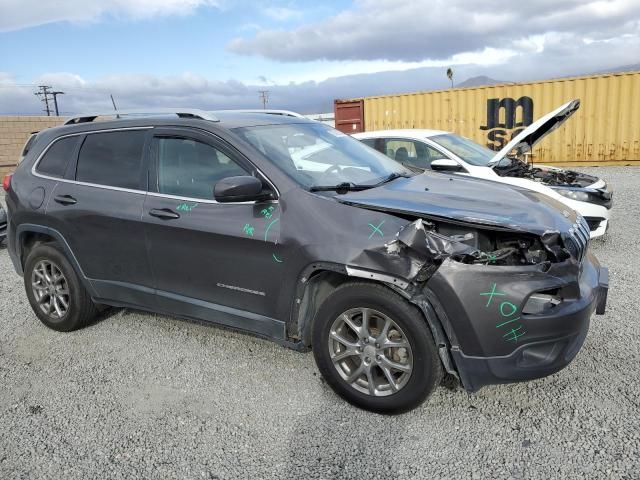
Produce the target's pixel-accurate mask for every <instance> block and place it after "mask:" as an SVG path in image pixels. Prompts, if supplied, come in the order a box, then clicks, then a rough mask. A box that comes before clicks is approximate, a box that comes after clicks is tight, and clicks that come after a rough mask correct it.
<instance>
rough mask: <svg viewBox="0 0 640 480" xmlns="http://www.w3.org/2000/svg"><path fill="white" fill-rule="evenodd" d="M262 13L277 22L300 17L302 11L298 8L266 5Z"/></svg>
mask: <svg viewBox="0 0 640 480" xmlns="http://www.w3.org/2000/svg"><path fill="white" fill-rule="evenodd" d="M263 13H264V14H265V15H266V16H267V17H269V18H271V19H272V20H277V21H279V22H286V21H287V20H293V19H295V18H300V17H302V12H301V11H300V10H295V9H293V8H288V7H266V8H264V9H263Z"/></svg>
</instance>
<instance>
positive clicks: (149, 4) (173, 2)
mask: <svg viewBox="0 0 640 480" xmlns="http://www.w3.org/2000/svg"><path fill="white" fill-rule="evenodd" d="M218 6H220V1H219V0H57V1H53V0H0V12H2V15H0V32H3V31H10V30H19V29H21V28H27V27H33V26H37V25H44V24H47V23H55V22H92V21H97V20H99V19H101V18H103V17H105V16H108V15H110V16H115V17H125V18H132V19H144V18H151V17H156V16H167V15H189V14H191V13H193V12H194V11H195V10H196V9H197V8H199V7H218Z"/></svg>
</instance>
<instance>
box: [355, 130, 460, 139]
mask: <svg viewBox="0 0 640 480" xmlns="http://www.w3.org/2000/svg"><path fill="white" fill-rule="evenodd" d="M447 133H451V132H445V131H444V130H428V129H426V128H404V129H397V130H374V131H371V132H362V133H354V134H353V135H352V137H355V138H377V137H380V136H383V135H384V136H385V137H386V136H393V137H400V138H429V137H434V136H436V135H444V134H447Z"/></svg>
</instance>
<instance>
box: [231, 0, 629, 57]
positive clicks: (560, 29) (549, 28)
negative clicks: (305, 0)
mask: <svg viewBox="0 0 640 480" xmlns="http://www.w3.org/2000/svg"><path fill="white" fill-rule="evenodd" d="M639 19H640V2H639V1H638V0H606V1H605V0H529V1H527V2H526V3H525V2H504V1H501V0H482V1H480V0H355V4H354V7H353V8H351V9H349V10H345V11H342V12H340V13H339V14H337V15H335V16H333V17H331V18H329V19H326V20H322V21H318V22H315V23H309V24H306V25H303V26H300V27H297V28H294V29H291V30H285V29H278V30H261V31H258V32H257V33H256V34H255V35H254V36H253V37H251V38H236V39H235V40H233V41H232V42H230V44H229V45H228V49H229V50H230V51H231V52H234V53H238V54H242V55H260V56H263V57H266V58H268V59H272V60H277V61H282V62H309V61H320V60H329V61H362V60H369V61H374V60H388V61H405V62H420V61H424V60H434V59H440V60H442V59H446V58H450V57H451V56H453V55H456V54H461V53H466V52H478V51H482V50H483V49H485V48H489V47H490V48H494V49H513V48H514V47H515V46H517V45H518V43H519V42H520V43H522V42H523V41H524V42H526V41H527V39H529V38H532V39H534V40H533V41H534V43H535V39H536V36H540V35H545V34H548V33H549V32H555V33H557V34H559V35H564V34H570V35H581V36H588V37H596V38H600V37H602V36H605V37H607V38H609V37H613V36H618V35H623V34H625V33H631V34H635V35H637V34H638V33H640V22H639V21H638V20H639ZM534 51H536V49H534Z"/></svg>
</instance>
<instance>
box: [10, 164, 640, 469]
mask: <svg viewBox="0 0 640 480" xmlns="http://www.w3.org/2000/svg"><path fill="white" fill-rule="evenodd" d="M585 171H590V172H594V173H595V174H596V175H599V176H602V177H604V178H605V179H607V180H608V181H609V182H610V183H611V184H612V185H613V187H614V189H615V191H616V206H615V209H614V214H615V218H614V221H613V224H612V227H611V229H610V231H609V233H608V235H607V237H606V239H605V240H604V241H594V242H593V243H592V249H593V250H594V251H595V253H596V254H597V255H598V257H599V258H600V260H601V262H602V263H603V264H605V265H608V266H609V268H610V274H611V284H612V289H611V291H610V294H609V304H608V311H607V314H606V315H605V316H600V317H595V318H594V320H593V323H592V327H591V331H590V333H589V336H588V338H587V341H586V344H585V346H584V348H583V349H582V351H581V353H580V354H579V355H578V357H577V358H576V360H575V361H574V362H573V363H572V364H571V365H570V366H569V367H568V368H566V369H565V370H563V371H562V372H560V373H558V374H556V375H554V376H552V377H550V378H546V379H542V380H538V381H534V382H529V383H524V384H518V385H506V386H495V387H487V388H484V389H483V390H481V391H480V392H478V393H476V394H472V395H470V394H467V393H466V392H464V391H463V390H456V391H449V390H446V389H444V388H440V389H438V390H437V391H436V392H435V393H434V395H433V396H432V397H431V398H430V400H429V401H428V403H426V404H424V405H423V406H422V407H420V408H418V409H416V410H414V411H412V412H410V413H407V414H404V415H401V416H396V417H385V416H379V415H375V414H372V413H367V412H364V411H360V410H358V409H356V408H354V407H351V406H349V405H348V404H347V403H345V402H343V401H342V400H341V399H339V398H338V397H337V396H336V395H334V394H333V393H332V391H331V390H330V389H329V388H328V387H327V386H326V385H325V384H324V383H323V382H322V381H321V379H320V376H319V374H318V372H317V370H316V368H315V364H314V362H313V358H312V355H311V354H300V353H296V352H294V351H290V350H286V349H284V348H282V347H279V346H277V345H275V344H272V343H270V342H267V341H263V340H259V339H256V338H253V337H250V336H247V335H243V334H240V333H234V332H230V331H225V330H222V329H219V328H215V327H210V326H206V325H200V324H195V323H190V322H184V321H180V320H176V319H173V318H168V317H164V316H159V315H151V314H146V313H139V312H135V311H130V310H117V311H115V312H112V314H111V315H109V316H108V317H107V318H104V319H103V320H101V321H100V322H98V323H96V324H95V325H93V326H91V327H89V328H86V329H84V330H81V331H78V332H74V333H71V334H62V333H56V332H54V331H51V330H48V329H47V328H45V327H44V326H43V325H42V324H41V323H40V322H39V321H38V320H37V319H36V317H35V315H34V314H33V313H32V312H31V310H30V307H29V304H28V302H27V299H26V296H25V294H24V290H23V286H22V280H21V278H19V277H18V276H17V275H15V273H14V272H13V269H12V266H11V262H10V260H9V256H8V254H7V252H6V249H1V250H0V272H1V273H0V279H1V280H0V299H1V306H2V309H1V311H0V312H1V313H0V478H2V479H12V478H38V479H41V478H55V479H60V478H64V479H76V478H77V479H89V478H205V479H218V478H219V479H223V478H224V479H235V478H260V479H262V478H334V477H338V478H358V479H361V478H400V479H404V478H421V479H422V478H451V477H456V478H473V479H476V478H478V479H485V478H540V479H549V478H585V477H586V478H627V479H630V478H640V469H639V467H640V460H639V458H640V408H639V406H640V398H639V395H638V393H639V392H640V376H639V374H638V372H639V371H640V343H639V341H638V337H639V336H640V324H639V322H638V317H637V312H638V311H639V310H640V300H639V299H638V296H637V295H638V290H637V286H638V285H639V284H640V261H639V260H638V256H637V255H638V245H639V244H640V243H639V241H638V238H640V223H639V222H638V217H639V216H640V189H638V185H639V184H640V169H637V168H632V167H625V168H598V169H585Z"/></svg>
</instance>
